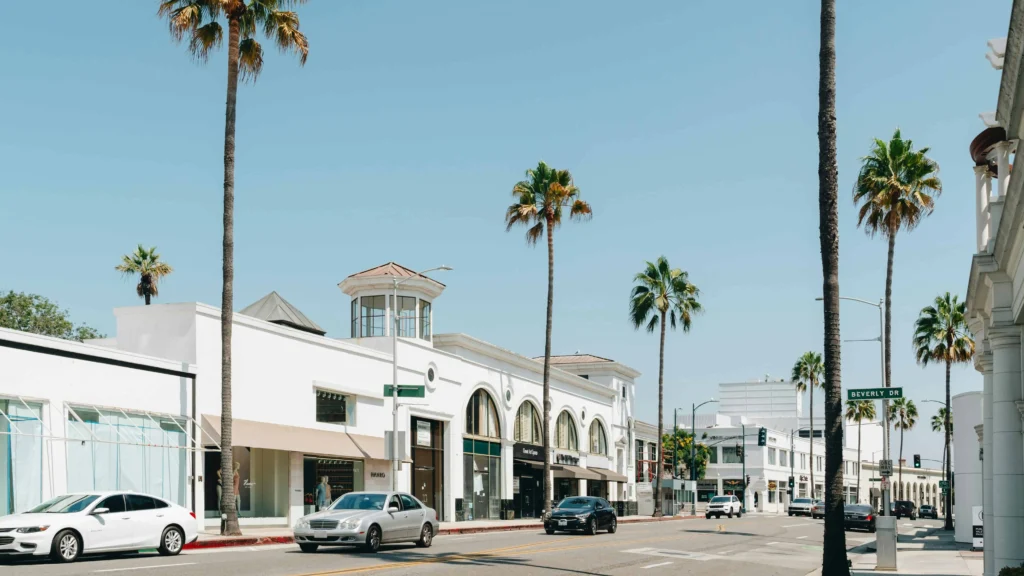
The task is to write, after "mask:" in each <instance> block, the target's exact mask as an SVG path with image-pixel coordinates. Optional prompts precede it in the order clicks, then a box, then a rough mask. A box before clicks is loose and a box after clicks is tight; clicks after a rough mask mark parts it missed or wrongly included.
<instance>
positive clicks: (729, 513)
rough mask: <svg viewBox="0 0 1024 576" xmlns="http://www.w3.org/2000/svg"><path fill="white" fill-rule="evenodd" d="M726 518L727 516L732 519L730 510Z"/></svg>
mask: <svg viewBox="0 0 1024 576" xmlns="http://www.w3.org/2000/svg"><path fill="white" fill-rule="evenodd" d="M728 516H729V518H732V510H729V514H728Z"/></svg>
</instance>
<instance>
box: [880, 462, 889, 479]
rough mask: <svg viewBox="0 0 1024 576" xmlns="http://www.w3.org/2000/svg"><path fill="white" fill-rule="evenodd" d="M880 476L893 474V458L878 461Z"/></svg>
mask: <svg viewBox="0 0 1024 576" xmlns="http://www.w3.org/2000/svg"><path fill="white" fill-rule="evenodd" d="M878 474H879V476H892V460H879V461H878Z"/></svg>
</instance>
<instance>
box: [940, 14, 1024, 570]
mask: <svg viewBox="0 0 1024 576" xmlns="http://www.w3.org/2000/svg"><path fill="white" fill-rule="evenodd" d="M989 47H990V50H991V52H990V53H989V54H988V59H989V62H990V63H991V64H992V66H993V67H994V68H996V69H997V70H1000V69H1001V70H1002V72H1001V74H1002V80H1001V82H1000V85H999V94H998V95H997V98H996V100H995V102H996V109H995V113H994V114H991V113H983V114H982V120H983V121H984V122H985V126H986V127H985V129H984V130H982V131H981V132H980V133H979V134H978V136H977V137H976V138H975V139H974V140H973V141H972V142H971V145H970V152H971V161H972V162H973V164H974V173H975V197H976V211H975V225H976V231H977V234H976V244H975V246H974V248H975V249H976V251H977V252H976V253H975V255H974V257H973V258H972V259H971V267H970V272H969V275H968V279H967V281H968V283H967V295H966V298H965V300H966V302H967V310H968V316H969V320H968V322H969V323H970V327H971V332H973V333H974V337H975V355H974V366H975V368H976V369H977V370H978V371H979V372H981V373H982V374H983V375H984V379H983V390H982V404H983V408H982V413H983V417H984V422H983V426H982V429H981V431H982V438H983V445H984V446H983V448H984V461H983V462H982V491H983V501H984V534H985V536H984V537H985V575H986V576H996V575H997V574H998V573H999V571H1000V570H1001V569H1002V568H1003V567H1006V566H1011V567H1017V566H1020V565H1021V563H1024V434H1022V431H1024V423H1022V418H1024V378H1022V372H1021V326H1022V325H1024V258H1022V256H1021V255H1022V253H1024V230H1022V220H1024V202H1021V199H1022V190H1021V187H1022V186H1024V180H1022V178H1021V177H1020V176H1016V172H1015V171H1013V170H1012V169H1011V167H1012V165H1013V164H1014V156H1015V154H1016V150H1017V145H1018V143H1019V141H1020V138H1021V135H1022V131H1024V125H1022V118H1024V115H1022V112H1024V91H1022V90H1021V85H1020V82H1019V81H1018V80H1019V79H1020V78H1021V77H1022V73H1024V59H1022V58H1021V56H1022V54H1024V2H1022V1H1021V0H1014V2H1013V8H1012V10H1011V12H1010V14H1009V32H1008V36H1007V38H1006V39H1005V40H1004V39H997V40H992V41H990V42H989ZM956 430H963V427H961V426H959V423H954V431H956ZM959 520H960V521H961V522H963V521H964V519H963V518H960V519H959Z"/></svg>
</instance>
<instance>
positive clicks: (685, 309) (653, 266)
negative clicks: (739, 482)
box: [629, 256, 703, 516]
mask: <svg viewBox="0 0 1024 576" xmlns="http://www.w3.org/2000/svg"><path fill="white" fill-rule="evenodd" d="M633 282H635V286H633V291H632V292H631V293H630V295H629V321H630V323H632V324H633V328H634V329H636V330H639V329H640V328H641V327H644V328H646V329H647V332H650V333H653V332H654V331H655V330H657V329H659V328H660V329H661V340H660V344H659V346H660V347H659V348H658V456H657V459H658V460H659V462H658V464H657V467H656V470H657V471H658V472H657V475H656V476H655V480H654V515H655V516H661V514H662V510H661V476H662V464H661V462H664V458H663V457H662V437H663V436H664V434H665V419H664V415H665V414H664V410H665V328H666V326H670V327H671V328H672V329H673V330H675V329H676V325H677V323H678V324H681V325H682V328H683V332H689V331H690V323H691V322H692V320H693V317H694V316H695V315H697V314H699V313H700V312H702V311H703V308H702V307H701V305H700V302H698V301H697V298H698V297H699V296H700V290H698V289H697V287H696V286H694V285H693V284H691V283H690V276H689V274H687V273H686V272H684V271H682V270H680V269H678V268H672V267H671V266H669V263H668V260H666V259H665V257H664V256H659V257H658V260H657V262H647V266H646V268H645V269H644V271H643V272H640V273H639V274H637V275H636V276H635V277H634V278H633Z"/></svg>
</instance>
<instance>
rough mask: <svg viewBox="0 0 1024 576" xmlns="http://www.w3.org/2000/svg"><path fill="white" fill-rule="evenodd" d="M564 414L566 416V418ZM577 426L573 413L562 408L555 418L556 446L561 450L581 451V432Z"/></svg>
mask: <svg viewBox="0 0 1024 576" xmlns="http://www.w3.org/2000/svg"><path fill="white" fill-rule="evenodd" d="M563 416H564V417H565V418H564V420H563ZM563 423H564V426H563ZM577 428H578V427H577V426H576V419H575V418H573V417H572V414H570V413H569V411H568V410H562V411H561V412H559V413H558V418H556V419H555V447H556V448H558V449H559V450H568V451H570V452H579V451H580V434H579V430H578V429H577ZM563 430H564V437H563ZM563 440H564V442H563Z"/></svg>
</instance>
